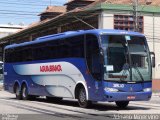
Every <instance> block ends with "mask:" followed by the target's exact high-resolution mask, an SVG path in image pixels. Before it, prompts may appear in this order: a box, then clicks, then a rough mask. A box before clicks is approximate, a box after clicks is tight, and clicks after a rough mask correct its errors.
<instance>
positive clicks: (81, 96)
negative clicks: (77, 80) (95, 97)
mask: <svg viewBox="0 0 160 120" xmlns="http://www.w3.org/2000/svg"><path fill="white" fill-rule="evenodd" d="M78 104H79V106H80V107H82V108H87V107H90V106H91V101H88V100H87V96H86V91H85V89H84V87H81V88H79V92H78Z"/></svg>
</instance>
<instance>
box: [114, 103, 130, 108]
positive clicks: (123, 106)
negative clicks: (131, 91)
mask: <svg viewBox="0 0 160 120" xmlns="http://www.w3.org/2000/svg"><path fill="white" fill-rule="evenodd" d="M128 104H129V101H116V105H117V106H118V107H119V108H126V107H127V106H128Z"/></svg>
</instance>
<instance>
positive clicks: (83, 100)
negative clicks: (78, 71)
mask: <svg viewBox="0 0 160 120" xmlns="http://www.w3.org/2000/svg"><path fill="white" fill-rule="evenodd" d="M79 99H80V102H81V103H84V102H85V101H86V94H85V91H84V90H81V91H80V95H79Z"/></svg>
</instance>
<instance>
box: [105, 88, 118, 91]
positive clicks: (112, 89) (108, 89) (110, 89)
mask: <svg viewBox="0 0 160 120" xmlns="http://www.w3.org/2000/svg"><path fill="white" fill-rule="evenodd" d="M104 90H105V91H106V92H118V89H115V88H108V87H105V88H104Z"/></svg>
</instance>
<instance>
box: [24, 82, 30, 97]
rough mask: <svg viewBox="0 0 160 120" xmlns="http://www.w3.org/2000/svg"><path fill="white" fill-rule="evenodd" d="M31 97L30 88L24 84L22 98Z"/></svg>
mask: <svg viewBox="0 0 160 120" xmlns="http://www.w3.org/2000/svg"><path fill="white" fill-rule="evenodd" d="M29 98H30V96H29V94H28V88H27V86H26V85H25V84H24V85H23V86H22V99H23V100H29Z"/></svg>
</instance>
